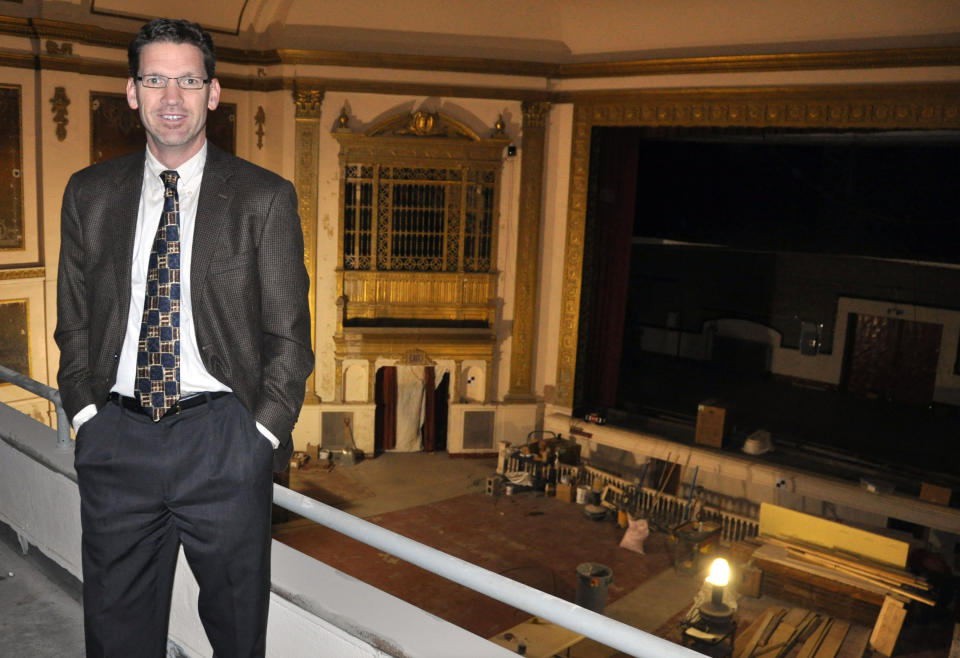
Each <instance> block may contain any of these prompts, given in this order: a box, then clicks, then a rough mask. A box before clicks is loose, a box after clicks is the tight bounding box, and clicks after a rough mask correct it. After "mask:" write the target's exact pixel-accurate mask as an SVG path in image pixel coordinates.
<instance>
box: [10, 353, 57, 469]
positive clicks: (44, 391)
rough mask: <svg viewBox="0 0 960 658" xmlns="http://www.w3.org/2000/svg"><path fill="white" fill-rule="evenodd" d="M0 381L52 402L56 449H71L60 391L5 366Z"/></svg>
mask: <svg viewBox="0 0 960 658" xmlns="http://www.w3.org/2000/svg"><path fill="white" fill-rule="evenodd" d="M0 381H7V382H10V383H11V384H13V385H14V386H19V387H20V388H22V389H23V390H25V391H29V392H30V393H33V394H34V395H39V396H40V397H42V398H46V399H47V400H50V401H51V402H53V405H54V407H55V408H56V410H57V448H58V449H60V450H64V451H66V450H72V449H73V443H71V441H70V419H68V418H67V412H66V410H65V409H64V408H63V402H62V401H61V400H60V391H58V390H57V389H55V388H51V387H49V386H47V385H46V384H42V383H40V382H38V381H37V380H35V379H30V378H29V377H27V376H26V375H24V374H21V373H19V372H17V371H16V370H11V369H10V368H7V367H6V366H0Z"/></svg>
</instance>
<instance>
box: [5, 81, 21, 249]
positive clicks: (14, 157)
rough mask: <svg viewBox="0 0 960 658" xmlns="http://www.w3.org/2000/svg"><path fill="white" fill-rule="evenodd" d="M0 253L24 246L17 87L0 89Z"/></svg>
mask: <svg viewBox="0 0 960 658" xmlns="http://www.w3.org/2000/svg"><path fill="white" fill-rule="evenodd" d="M0 126H3V129H2V130H0V250H8V249H9V250H10V251H19V250H21V249H24V247H25V242H24V241H25V227H24V218H23V153H22V150H21V149H22V143H21V134H22V132H21V131H22V122H21V111H20V87H13V86H3V87H0Z"/></svg>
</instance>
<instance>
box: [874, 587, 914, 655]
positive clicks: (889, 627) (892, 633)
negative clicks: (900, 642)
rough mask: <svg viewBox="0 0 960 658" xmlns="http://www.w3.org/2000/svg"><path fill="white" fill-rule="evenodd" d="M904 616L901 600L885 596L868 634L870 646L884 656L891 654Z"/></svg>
mask: <svg viewBox="0 0 960 658" xmlns="http://www.w3.org/2000/svg"><path fill="white" fill-rule="evenodd" d="M906 616H907V609H906V608H905V607H904V605H903V601H899V600H897V599H895V598H893V597H892V596H887V597H885V598H884V599H883V607H882V608H880V614H879V615H878V616H877V623H876V624H875V625H874V627H873V633H871V634H870V646H871V648H873V649H874V650H876V651H878V652H880V653H882V654H883V655H884V656H892V655H893V647H894V646H895V645H896V644H897V638H898V637H900V628H901V627H903V619H904V617H906Z"/></svg>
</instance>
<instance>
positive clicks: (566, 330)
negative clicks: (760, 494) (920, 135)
mask: <svg viewBox="0 0 960 658" xmlns="http://www.w3.org/2000/svg"><path fill="white" fill-rule="evenodd" d="M569 100H572V101H573V102H574V111H573V140H572V144H571V154H570V188H569V195H568V203H567V235H566V243H565V247H564V259H563V289H562V292H561V304H560V327H559V329H560V334H559V346H558V354H557V375H556V395H555V398H554V403H555V404H556V405H557V406H558V407H562V408H565V409H568V410H572V409H573V404H574V399H573V398H574V382H575V375H576V365H577V364H576V361H577V343H578V340H579V337H578V334H579V316H580V289H581V286H582V279H583V244H584V231H585V227H586V215H587V192H588V189H587V188H588V178H589V174H590V138H591V133H592V130H593V128H594V127H597V126H611V127H653V126H670V127H685V128H686V127H701V126H705V127H722V128H726V127H751V128H808V129H809V128H813V129H841V130H843V129H874V130H877V129H879V130H960V84H956V83H945V84H916V85H910V84H900V85H869V86H867V85H863V86H854V85H846V86H840V85H838V86H810V87H770V88H729V89H727V88H714V89H706V88H702V89H683V90H677V89H667V90H649V91H629V92H597V93H590V94H583V95H580V94H577V95H576V96H573V97H572V98H570V99H569Z"/></svg>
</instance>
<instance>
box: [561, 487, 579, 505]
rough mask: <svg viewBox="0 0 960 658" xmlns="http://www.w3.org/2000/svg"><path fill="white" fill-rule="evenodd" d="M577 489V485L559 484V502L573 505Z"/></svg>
mask: <svg viewBox="0 0 960 658" xmlns="http://www.w3.org/2000/svg"><path fill="white" fill-rule="evenodd" d="M576 489H577V485H575V484H562V483H557V500H562V501H564V502H567V503H572V502H573V498H574V496H575V495H576V494H575V493H574V492H575V491H576Z"/></svg>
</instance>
